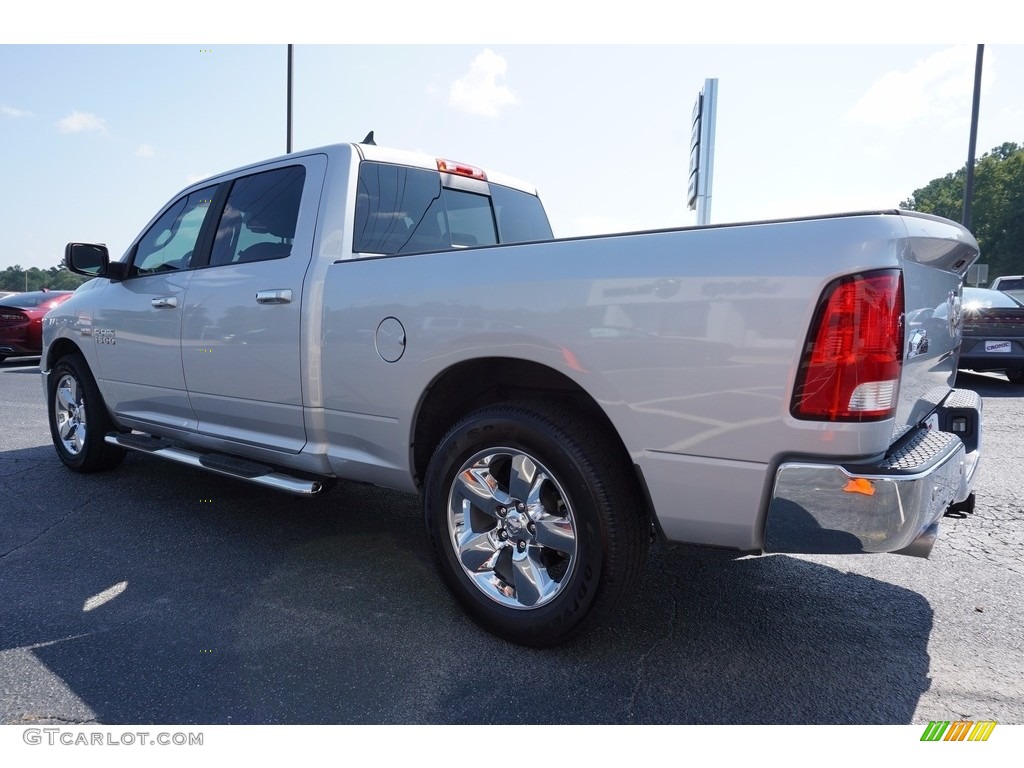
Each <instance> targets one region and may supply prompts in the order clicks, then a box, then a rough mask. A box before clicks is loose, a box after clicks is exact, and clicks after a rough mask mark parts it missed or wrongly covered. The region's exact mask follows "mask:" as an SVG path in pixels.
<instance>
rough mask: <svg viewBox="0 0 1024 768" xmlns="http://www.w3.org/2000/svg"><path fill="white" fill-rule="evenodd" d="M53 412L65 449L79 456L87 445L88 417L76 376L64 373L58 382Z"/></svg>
mask: <svg viewBox="0 0 1024 768" xmlns="http://www.w3.org/2000/svg"><path fill="white" fill-rule="evenodd" d="M53 412H54V417H55V419H56V427H57V434H58V436H59V437H60V441H61V444H62V445H63V446H64V450H65V451H67V452H68V453H69V454H71V455H72V456H77V455H78V454H80V453H81V452H82V449H83V448H84V447H85V438H86V418H85V399H84V397H83V396H82V388H81V387H80V386H79V383H78V379H76V378H75V377H74V376H71V375H70V374H64V375H63V376H62V377H61V378H60V380H59V381H58V382H57V392H56V394H55V395H54V403H53Z"/></svg>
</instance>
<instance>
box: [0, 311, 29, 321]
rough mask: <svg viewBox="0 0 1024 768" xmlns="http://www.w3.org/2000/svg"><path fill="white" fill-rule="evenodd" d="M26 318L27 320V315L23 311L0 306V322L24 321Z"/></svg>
mask: <svg viewBox="0 0 1024 768" xmlns="http://www.w3.org/2000/svg"><path fill="white" fill-rule="evenodd" d="M26 320H28V315H26V314H25V313H24V312H19V311H18V310H16V309H8V308H7V307H0V323H24V322H25V321H26Z"/></svg>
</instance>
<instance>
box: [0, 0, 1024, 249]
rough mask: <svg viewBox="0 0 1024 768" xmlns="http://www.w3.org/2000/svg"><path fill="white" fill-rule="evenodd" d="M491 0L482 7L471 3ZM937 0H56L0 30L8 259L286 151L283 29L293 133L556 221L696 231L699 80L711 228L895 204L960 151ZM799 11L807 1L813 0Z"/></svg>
mask: <svg viewBox="0 0 1024 768" xmlns="http://www.w3.org/2000/svg"><path fill="white" fill-rule="evenodd" d="M58 5H59V4H58ZM96 5H97V4H89V8H95V7H96ZM98 5H100V6H103V5H110V6H116V5H117V4H116V3H107V4H105V3H100V4H98ZM295 5H296V6H298V7H302V5H303V3H302V2H298V3H296V4H295ZM576 5H577V4H575V3H568V4H567V5H566V6H565V7H567V8H571V7H573V6H576ZM719 5H720V6H721V5H722V3H720V4H719ZM724 5H725V6H730V5H732V4H730V3H727V2H726V3H724ZM911 5H912V4H911ZM485 6H486V7H490V8H494V7H496V6H493V5H490V4H485V3H477V4H476V5H475V6H472V7H474V8H477V9H479V8H481V7H485ZM928 6H929V7H930V8H931V9H932V10H931V15H930V17H929V19H930V22H929V23H930V24H932V25H934V29H933V28H932V27H931V26H927V25H925V29H924V30H923V34H922V30H921V29H919V28H918V27H919V26H920V25H914V24H911V25H909V26H906V27H905V28H906V29H908V30H912V32H911V31H908V32H907V33H906V34H905V36H904V38H903V39H904V40H906V42H900V36H899V29H900V26H899V24H898V22H899V21H900V19H899V17H898V16H893V11H892V8H891V7H890V8H889V9H888V10H885V8H884V7H882V6H880V7H879V11H878V14H879V15H876V16H875V17H874V18H875V19H876V22H875V24H876V26H877V28H878V30H881V31H883V32H884V34H876V35H871V34H866V33H865V32H864V30H865V29H871V27H870V24H869V21H870V19H871V13H872V11H873V9H872V4H871V3H865V4H863V5H861V6H859V7H860V8H861V9H862V13H860V14H858V15H857V19H858V21H854V20H851V19H850V18H846V19H838V18H837V19H822V18H819V17H818V16H816V17H815V18H814V19H813V21H815V23H817V25H818V26H817V27H816V28H815V29H804V30H802V31H801V30H799V29H796V30H794V28H793V26H791V25H789V24H787V23H780V22H779V21H778V19H774V20H773V21H772V22H771V24H768V26H760V27H759V26H758V25H757V23H756V22H757V21H758V18H759V17H756V16H743V17H742V18H744V19H746V24H745V25H740V28H737V27H736V25H735V24H732V23H731V22H730V17H729V15H728V12H729V10H728V8H727V9H726V10H725V11H722V13H721V15H719V16H717V17H715V16H712V17H710V21H709V20H707V19H705V18H704V17H700V18H696V19H695V20H694V22H695V23H694V24H692V25H689V26H687V25H686V24H685V23H681V22H680V23H675V22H679V21H680V20H679V19H674V22H673V24H666V23H658V22H659V21H664V20H663V19H661V18H660V17H652V16H649V15H648V16H644V13H645V12H648V11H649V10H650V9H649V8H648V6H647V5H646V0H640V1H639V2H633V3H630V4H628V5H626V4H621V3H620V4H610V3H602V2H595V3H590V4H587V5H586V6H585V10H586V13H588V14H589V18H590V20H591V21H592V22H594V24H591V27H592V34H590V35H589V36H588V35H583V34H580V33H579V31H578V28H576V27H573V23H572V17H571V16H570V15H569V14H568V13H564V14H562V15H559V14H558V13H553V12H552V13H548V14H544V13H543V7H544V6H543V4H537V3H533V2H532V0H524V2H523V4H522V5H519V6H516V7H517V9H519V10H520V11H521V13H519V12H518V11H517V13H516V14H512V15H513V16H515V17H516V18H514V19H502V20H497V19H491V20H488V19H487V18H485V17H484V18H482V17H480V16H479V15H473V16H472V17H471V18H469V17H460V16H459V15H458V14H457V13H454V12H453V14H452V15H450V16H449V15H447V14H445V13H444V8H445V7H446V6H445V3H440V4H437V5H434V4H430V8H431V9H434V10H433V11H432V13H433V16H432V17H428V18H423V17H416V18H411V17H409V15H408V13H406V14H405V15H402V16H400V15H399V14H397V13H394V14H391V13H389V10H391V9H398V10H406V11H408V10H409V9H410V8H413V6H403V4H401V3H377V4H374V5H373V6H372V8H373V14H372V17H370V16H368V15H365V14H363V13H362V12H360V11H358V10H353V11H352V13H349V14H345V15H344V16H339V17H338V18H337V19H334V20H333V23H334V27H333V28H332V27H330V26H329V25H328V30H330V29H334V32H336V34H334V35H333V36H332V32H331V31H327V32H324V31H323V29H322V27H321V26H312V27H310V25H308V24H306V25H305V26H302V27H296V26H295V25H294V24H292V22H281V23H280V24H278V23H272V22H274V19H272V18H271V17H270V16H267V15H263V14H264V12H266V13H269V11H266V9H267V8H268V7H276V8H280V7H281V6H280V5H278V6H271V5H270V4H264V3H260V2H255V3H250V4H247V6H246V7H247V8H249V9H250V10H249V12H248V14H247V15H245V16H244V18H246V19H247V20H248V21H249V23H248V24H247V25H245V26H246V30H242V31H240V30H239V28H238V25H237V24H235V23H234V17H232V16H231V15H230V14H229V13H226V12H221V11H218V13H223V15H222V16H217V15H216V14H215V15H214V17H213V23H212V24H210V25H207V26H204V29H209V30H210V31H209V32H208V34H210V35H211V39H209V40H205V39H204V40H198V39H196V37H195V32H194V31H190V30H194V27H195V24H194V23H192V24H191V26H188V25H187V24H186V23H185V22H186V21H187V20H188V19H192V21H193V22H194V20H195V14H196V13H198V9H199V8H201V4H195V5H194V6H191V5H190V3H179V4H176V5H175V8H178V9H181V13H179V14H178V15H176V16H175V17H174V18H173V19H171V20H168V21H167V22H166V24H165V25H164V26H165V27H166V34H163V35H155V34H153V33H152V32H151V31H150V30H149V29H148V27H151V26H159V25H154V24H149V25H145V24H140V23H139V22H138V21H137V22H136V26H133V27H132V29H131V30H128V31H121V30H118V29H116V26H115V27H113V28H112V27H110V26H109V25H107V24H105V23H104V21H103V19H102V18H97V17H96V16H90V15H88V14H84V13H83V14H81V15H79V16H76V15H75V14H74V12H73V10H74V8H75V6H73V5H71V4H69V5H68V6H67V8H66V9H62V8H56V9H54V10H53V11H52V13H51V11H49V10H45V11H36V12H35V13H38V14H50V18H48V19H46V20H45V21H46V22H47V23H43V21H44V20H43V19H41V18H39V17H32V15H31V12H25V13H26V18H17V14H16V18H15V19H14V22H13V23H12V24H8V25H6V26H5V27H4V28H3V30H0V231H2V232H3V233H4V242H5V249H4V250H5V252H4V253H3V255H0V269H2V268H4V267H6V266H10V265H12V264H20V265H21V266H22V267H32V266H36V267H44V268H45V267H51V266H54V265H56V264H57V263H58V262H59V261H60V260H61V259H62V257H63V250H64V245H65V243H67V242H69V241H80V242H103V243H107V244H108V245H109V246H110V249H111V252H112V254H113V255H115V256H118V255H120V254H121V253H123V252H124V250H125V249H126V248H127V247H128V246H129V245H130V243H131V241H132V240H133V239H134V237H135V236H136V235H137V234H138V233H139V232H140V231H141V230H142V229H143V227H144V226H145V225H146V224H147V222H148V221H149V220H150V218H151V217H152V216H153V215H155V214H156V213H157V211H158V209H159V208H160V207H161V206H162V205H163V204H164V203H166V202H167V201H169V200H170V199H171V198H172V197H174V196H175V195H176V194H177V193H178V192H179V191H180V190H181V189H182V188H184V187H185V186H188V185H189V184H191V183H193V182H194V181H196V180H199V179H201V178H204V177H205V176H209V175H212V174H215V173H220V172H222V171H226V170H229V169H231V168H234V167H237V166H240V165H244V164H247V163H250V162H255V161H259V160H263V159H267V158H270V157H274V156H277V155H281V154H284V152H285V140H286V72H287V53H286V42H287V41H288V39H289V38H290V39H291V40H292V41H293V42H295V46H294V58H293V65H294V68H293V73H294V79H293V89H294V90H293V149H295V150H302V149H306V148H311V147H317V146H321V145H324V144H331V143H336V142H346V141H359V140H361V139H362V138H363V137H364V136H365V135H366V133H367V132H368V131H370V130H373V131H374V132H375V137H376V141H377V143H378V144H381V145H386V146H392V147H397V148H401V149H411V150H418V151H424V152H428V153H430V154H434V155H437V156H441V157H448V158H451V159H455V160H459V161H463V162H466V163H470V164H473V165H477V166H481V167H484V168H487V169H491V170H494V171H500V172H502V173H505V174H509V175H512V176H515V177H518V178H521V179H524V180H526V181H529V182H530V183H532V184H534V185H536V187H537V188H538V189H539V191H540V194H541V198H542V199H543V201H544V203H545V207H546V208H547V211H548V216H549V218H550V219H551V223H552V227H553V229H554V231H555V234H556V236H559V237H567V236H575V235H585V234H597V233H605V232H614V231H633V230H640V229H652V228H661V227H675V226H692V225H695V224H696V223H697V213H696V212H695V211H691V210H689V209H688V208H687V206H686V187H687V175H688V164H689V152H690V128H691V116H692V111H693V105H694V100H695V98H696V97H697V94H698V92H699V91H700V90H701V89H702V88H703V87H704V82H705V79H707V78H716V79H717V80H718V111H717V133H716V136H715V145H714V146H715V155H714V166H713V170H714V174H713V184H712V197H711V202H710V221H711V223H724V222H730V221H751V220H758V219H765V218H778V217H790V216H801V215H813V214H820V213H834V212H842V211H849V210H865V209H878V208H892V207H896V206H898V205H899V204H900V202H901V201H903V200H906V199H907V198H909V197H910V196H911V195H912V193H913V191H914V190H915V189H918V188H920V187H923V186H924V185H925V184H927V183H928V182H929V181H930V180H932V179H934V178H936V177H940V176H943V175H945V174H947V173H951V172H953V171H955V170H957V169H958V168H960V167H962V166H963V165H964V163H965V162H966V158H967V152H968V138H969V128H970V113H971V98H972V89H973V80H974V66H975V54H976V42H978V34H976V33H973V32H972V30H971V25H970V24H967V25H966V26H962V25H958V24H957V20H956V14H959V13H962V11H960V10H957V8H956V6H953V5H952V4H948V5H947V4H946V3H944V2H935V3H930V4H928ZM984 6H985V3H984V2H983V3H979V4H975V5H972V8H976V11H977V13H978V15H981V14H982V13H983V11H984ZM289 7H292V6H291V5H289ZM365 7H366V8H370V7H371V6H365ZM416 7H420V8H422V6H416ZM451 7H452V8H453V9H455V10H459V9H465V8H468V7H470V6H467V5H465V4H460V3H454V4H452V6H451ZM579 7H581V8H583V7H584V6H579ZM651 7H654V6H653V5H652V6H651ZM757 7H759V8H760V7H763V6H757ZM772 7H773V8H782V9H784V8H785V7H786V4H785V3H782V4H776V5H772ZM790 7H791V9H795V10H792V13H793V14H794V15H793V16H791V18H798V17H799V15H798V14H799V13H804V14H807V13H810V12H814V13H817V14H819V16H820V13H821V11H820V10H815V9H820V8H821V7H822V5H821V4H804V3H799V2H797V3H795V4H794V5H792V6H790ZM48 8H49V6H48ZM351 8H353V9H356V8H358V7H357V6H351ZM625 8H629V9H633V13H631V14H628V15H624V13H623V9H625ZM808 9H811V10H810V11H809V10H808ZM64 10H68V14H64V13H62V11H64ZM720 10H721V8H720ZM190 11H192V12H193V13H192V14H191V15H190V13H189V12H190ZM492 12H493V11H492ZM613 12H614V13H613ZM418 13H423V11H422V10H420V11H418ZM475 13H477V14H479V11H476V12H475ZM677 13H679V12H677ZM1011 13H1018V14H1019V13H1020V12H1019V11H1015V12H1011ZM615 14H618V15H615ZM883 14H884V15H883ZM54 18H58V19H59V21H58V22H56V27H54V24H53V23H51V22H53V19H54ZM139 18H140V19H141V18H142V17H139ZM396 18H402V19H405V23H404V25H403V24H392V23H391V22H392V21H393V20H394V19H396ZM460 18H462V19H463V21H462V22H460V21H459V19H460ZM687 18H689V16H688V17H687ZM260 20H264V21H266V22H268V23H262V24H261V23H257V22H259V21H260ZM343 21H344V22H345V24H342V23H341V22H343ZM541 21H544V23H540V22H541ZM683 21H685V19H684V20H683ZM805 21H806V19H805ZM470 22H472V23H470ZM639 22H642V23H639ZM325 24H326V22H325ZM772 24H774V26H772ZM560 25H561V26H560ZM1014 25H1015V26H1014ZM843 26H852V27H853V28H854V30H853V32H854V34H852V35H851V37H849V38H847V39H844V38H843V37H842V35H841V34H837V32H836V30H837V28H842V27H843ZM1007 26H1008V27H1012V28H1014V29H1018V30H1019V29H1021V25H1020V24H1017V23H1016V22H1014V21H1013V20H1012V19H1008V20H1007ZM748 27H749V28H748ZM253 29H262V30H268V29H269V30H273V31H274V32H273V34H274V35H276V36H277V38H278V39H265V38H264V37H263V35H266V34H267V33H266V32H263V33H251V32H250V31H248V30H253ZM311 29H312V30H313V33H311V32H310V30H311ZM360 29H367V30H372V32H371V33H370V34H365V35H364V34H356V32H358V31H359V30H360ZM389 29H393V30H394V32H393V34H390V33H388V31H387V30H389ZM893 29H895V30H896V31H895V32H893ZM342 30H344V31H342ZM430 30H437V31H434V32H431V31H430ZM538 30H540V31H538ZM950 30H953V32H950ZM723 31H725V32H728V33H730V34H723ZM858 31H859V34H860V35H861V36H860V37H857V34H858ZM705 33H706V34H705ZM957 34H959V35H962V39H957ZM998 34H1005V33H1003V32H1002V31H999V32H998ZM1018 34H1019V39H1020V42H1015V41H1014V40H1013V39H1009V40H1006V41H1003V42H999V41H997V42H994V43H993V42H989V43H987V44H986V47H985V51H984V66H983V78H982V96H981V105H980V113H979V129H978V139H977V154H978V155H979V156H980V155H981V154H982V153H984V152H986V151H988V150H990V149H992V148H993V147H995V146H997V145H999V144H1002V143H1003V142H1008V141H1012V142H1016V143H1018V144H1024V33H1018ZM437 38H441V40H438V39H437ZM929 38H931V39H929ZM357 39H358V40H359V41H360V42H356V40H357ZM363 40H365V42H362V41H363ZM474 40H478V41H479V42H471V41H474ZM618 40H621V42H617V41H618ZM673 40H677V41H678V42H673ZM698 40H711V41H713V42H709V43H705V42H697V41H698ZM85 41H89V44H82V43H83V42H85ZM454 41H466V42H454Z"/></svg>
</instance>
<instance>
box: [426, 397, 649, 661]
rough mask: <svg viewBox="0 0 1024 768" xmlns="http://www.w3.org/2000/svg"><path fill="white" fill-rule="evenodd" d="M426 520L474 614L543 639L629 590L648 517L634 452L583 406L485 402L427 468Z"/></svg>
mask: <svg viewBox="0 0 1024 768" xmlns="http://www.w3.org/2000/svg"><path fill="white" fill-rule="evenodd" d="M424 495H425V515H426V524H427V531H428V534H429V536H430V539H431V543H432V544H433V548H434V553H435V557H436V560H437V562H438V565H439V567H440V570H441V574H442V576H443V578H444V580H445V583H446V584H447V586H448V587H449V589H450V590H451V591H452V593H453V595H454V596H455V598H456V599H457V600H458V601H459V602H460V604H461V605H462V606H463V608H464V609H465V610H466V611H467V613H469V615H470V616H471V617H472V618H473V619H474V620H476V621H477V622H478V623H479V624H481V625H482V626H483V627H484V628H486V629H488V630H489V631H491V632H493V633H495V634H497V635H499V636H501V637H503V638H505V639H507V640H511V641H512V642H516V643H521V644H524V645H532V646H547V645H553V644H555V643H559V642H562V641H564V640H567V639H569V638H571V637H572V636H574V635H576V634H577V633H579V632H580V631H582V630H583V629H585V628H588V627H590V626H592V625H594V624H596V623H597V622H599V621H600V620H601V619H603V618H604V617H606V616H607V615H608V614H609V613H610V612H611V611H612V610H613V609H614V608H615V607H616V606H617V605H618V604H619V602H620V600H621V599H622V598H623V597H624V596H626V595H627V594H629V593H630V592H631V591H632V589H633V588H634V586H635V583H636V581H637V579H638V577H639V575H640V573H641V571H642V568H643V563H644V559H645V557H646V553H647V544H648V536H647V526H646V515H645V513H644V510H643V507H642V504H641V497H640V494H639V491H638V487H637V482H636V480H635V478H634V477H633V476H632V474H631V473H630V468H629V465H628V457H626V456H625V454H624V453H623V452H622V450H621V448H618V449H617V448H616V446H615V445H614V444H613V443H612V442H611V441H610V440H609V439H608V438H607V436H606V435H605V434H604V433H602V432H601V431H600V430H598V429H596V428H594V427H593V426H592V425H591V424H590V423H589V422H588V421H586V420H585V419H583V418H582V417H581V416H580V414H578V413H576V412H574V411H572V410H569V409H563V408H556V407H552V406H549V405H546V404H510V405H500V406H491V407H487V408H483V409H481V410H479V411H476V412H475V413H472V414H470V415H469V416H467V417H466V418H464V419H463V420H462V421H461V422H459V423H458V424H457V425H456V426H455V427H454V428H453V429H452V430H451V431H450V432H449V433H448V435H447V436H446V437H445V438H444V440H443V441H442V442H441V445H440V446H439V447H438V449H437V451H436V452H435V454H434V457H433V459H432V460H431V463H430V467H429V469H428V472H427V479H426V487H425V491H424Z"/></svg>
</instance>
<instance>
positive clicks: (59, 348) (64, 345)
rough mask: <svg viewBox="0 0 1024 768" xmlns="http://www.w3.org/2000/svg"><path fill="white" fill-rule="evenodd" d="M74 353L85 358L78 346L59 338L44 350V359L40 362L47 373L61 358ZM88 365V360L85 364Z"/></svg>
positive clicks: (68, 340) (69, 340)
mask: <svg viewBox="0 0 1024 768" xmlns="http://www.w3.org/2000/svg"><path fill="white" fill-rule="evenodd" d="M76 352H77V353H78V354H80V355H81V356H82V357H83V358H84V357H85V352H84V350H83V349H82V348H81V347H80V346H79V345H78V344H76V343H75V342H73V341H71V339H68V338H64V337H61V338H59V339H54V340H53V343H51V344H50V347H49V349H47V350H46V359H45V360H42V361H40V362H42V363H43V364H44V365H45V366H46V368H45V370H47V371H49V370H50V369H52V368H53V366H54V364H55V363H56V362H57V361H58V360H60V359H61V358H62V357H66V356H67V355H71V354H75V353H76ZM88 363H89V361H88V359H86V364H88ZM91 367H92V366H90V368H91ZM93 375H95V374H93Z"/></svg>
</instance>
